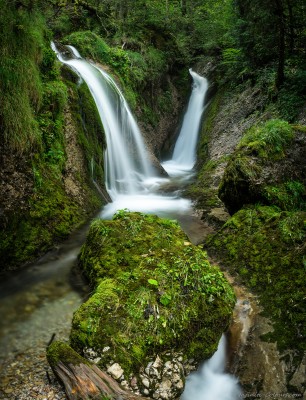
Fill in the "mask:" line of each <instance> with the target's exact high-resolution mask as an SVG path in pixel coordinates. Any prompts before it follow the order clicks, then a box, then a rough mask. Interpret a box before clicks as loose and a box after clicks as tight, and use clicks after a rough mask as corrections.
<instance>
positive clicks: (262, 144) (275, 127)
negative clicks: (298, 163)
mask: <svg viewBox="0 0 306 400" xmlns="http://www.w3.org/2000/svg"><path fill="white" fill-rule="evenodd" d="M293 137H294V133H293V129H292V127H291V126H290V125H289V124H288V122H286V121H284V120H279V119H272V120H269V121H267V122H266V123H264V124H261V125H258V126H253V127H252V128H251V129H250V130H249V131H248V132H247V133H246V134H245V135H244V136H243V138H242V139H241V141H240V143H239V146H238V149H241V148H246V149H247V151H248V152H250V153H251V154H255V155H259V156H260V157H262V158H267V157H273V156H274V157H277V156H281V155H282V154H283V150H284V148H285V146H287V145H288V144H289V143H290V142H291V141H292V139H293Z"/></svg>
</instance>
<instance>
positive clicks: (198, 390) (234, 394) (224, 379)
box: [181, 335, 242, 400]
mask: <svg viewBox="0 0 306 400" xmlns="http://www.w3.org/2000/svg"><path fill="white" fill-rule="evenodd" d="M225 365H226V339H225V336H224V335H222V337H221V340H220V342H219V346H218V350H217V351H216V353H215V354H214V355H213V356H212V357H211V358H210V359H209V360H208V361H206V362H205V363H204V364H203V366H202V367H201V368H200V369H199V370H198V371H197V372H193V373H191V374H190V375H189V376H188V378H187V380H186V384H185V389H184V392H183V394H182V396H181V400H238V399H241V397H242V392H241V389H240V387H239V383H238V379H237V378H235V377H234V376H233V375H230V374H227V373H225Z"/></svg>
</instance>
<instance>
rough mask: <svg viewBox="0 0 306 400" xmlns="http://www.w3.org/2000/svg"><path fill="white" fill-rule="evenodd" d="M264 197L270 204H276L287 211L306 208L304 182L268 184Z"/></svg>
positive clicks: (264, 190)
mask: <svg viewBox="0 0 306 400" xmlns="http://www.w3.org/2000/svg"><path fill="white" fill-rule="evenodd" d="M263 192H264V197H265V198H266V199H267V200H268V201H269V203H270V204H275V205H276V206H278V207H280V208H281V209H282V210H285V211H290V210H292V211H294V210H303V209H305V208H306V188H305V186H304V184H303V183H302V182H299V181H288V182H284V183H280V184H278V185H274V186H272V185H267V186H266V187H265V188H264V189H263Z"/></svg>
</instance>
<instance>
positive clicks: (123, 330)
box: [71, 210, 235, 373]
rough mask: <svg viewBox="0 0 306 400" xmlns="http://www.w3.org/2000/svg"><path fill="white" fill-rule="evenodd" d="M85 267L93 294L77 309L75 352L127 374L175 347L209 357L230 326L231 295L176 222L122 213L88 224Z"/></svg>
mask: <svg viewBox="0 0 306 400" xmlns="http://www.w3.org/2000/svg"><path fill="white" fill-rule="evenodd" d="M79 259H80V263H81V266H82V269H83V270H84V272H85V274H86V276H87V277H88V278H89V279H90V281H91V283H92V285H93V286H94V288H95V290H94V293H93V295H92V297H91V298H90V299H89V300H88V301H87V302H86V303H84V304H83V305H82V306H81V308H80V309H79V310H78V311H77V313H76V314H75V316H74V320H73V329H72V333H71V342H72V345H73V347H74V348H75V349H77V350H81V349H82V348H83V347H87V346H90V347H93V348H95V349H96V350H97V351H99V352H100V351H101V350H102V349H103V348H104V347H105V346H110V347H111V350H110V352H109V354H104V355H103V356H102V358H103V360H102V364H103V365H104V364H105V363H107V361H109V357H111V358H112V360H116V361H118V362H119V363H120V365H122V366H124V369H125V373H129V372H130V371H131V370H133V371H136V370H137V368H138V367H139V365H141V364H143V363H144V362H145V359H146V358H147V357H149V356H153V355H154V354H156V353H157V352H161V351H167V350H168V351H169V350H171V348H172V347H175V349H176V351H178V350H180V349H181V350H182V351H183V352H184V354H186V357H189V356H190V357H196V358H197V359H202V358H203V357H208V356H209V355H210V354H211V352H212V351H213V350H215V348H216V347H215V346H216V344H217V342H218V339H219V337H220V334H221V332H222V330H224V328H225V326H226V325H227V324H228V322H229V318H230V315H231V310H232V307H233V305H234V303H235V299H234V293H233V291H232V289H231V288H230V286H229V284H228V283H227V281H226V279H225V278H224V276H223V274H222V273H221V272H220V270H219V269H218V268H216V267H213V266H211V265H210V264H209V262H208V260H207V257H206V254H205V253H204V252H203V251H202V250H201V249H200V248H197V247H195V246H192V245H191V244H190V243H189V242H188V241H187V238H186V236H185V234H184V233H183V232H182V231H181V229H180V228H179V226H178V224H177V223H176V222H175V221H171V220H164V219H160V218H158V217H156V216H154V215H144V214H141V213H130V212H127V211H125V210H120V211H119V212H118V213H117V214H116V215H115V217H114V219H113V220H112V221H101V220H96V221H94V222H93V224H92V225H91V228H90V231H89V234H88V237H87V240H86V243H85V245H84V246H83V247H82V250H81V254H80V257H79Z"/></svg>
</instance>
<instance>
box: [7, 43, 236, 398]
mask: <svg viewBox="0 0 306 400" xmlns="http://www.w3.org/2000/svg"><path fill="white" fill-rule="evenodd" d="M69 47H70V50H71V51H72V53H73V55H74V57H73V58H70V59H67V58H66V57H65V56H64V55H62V54H60V53H59V52H58V50H57V49H56V47H55V45H54V44H52V48H53V50H54V51H55V52H56V53H57V56H58V58H59V60H60V61H61V62H63V63H65V64H67V65H68V66H69V67H70V68H72V69H73V70H74V71H76V72H77V73H78V75H79V76H80V77H81V78H82V79H83V80H84V81H85V82H86V83H87V85H88V87H89V89H90V91H91V93H92V96H93V98H94V100H95V102H96V104H97V108H98V111H99V114H100V117H101V120H102V123H103V126H104V129H105V135H106V142H107V149H106V153H105V157H104V159H105V174H106V182H105V184H106V188H107V191H108V193H109V195H110V197H111V199H112V202H111V203H109V204H108V205H106V206H105V207H104V208H103V210H102V211H101V213H100V217H102V218H104V219H107V218H111V217H112V215H113V214H114V213H115V212H116V211H117V210H119V209H123V208H127V209H129V210H131V211H141V212H146V213H155V214H158V215H160V216H165V217H170V218H175V219H177V220H178V221H179V222H180V223H181V226H182V228H183V229H184V230H185V231H186V233H187V234H188V235H189V237H191V240H192V235H193V232H192V228H191V225H193V226H194V225H196V224H197V223H198V222H195V221H194V220H193V217H192V206H191V202H190V201H189V200H188V199H184V198H181V197H180V195H179V193H174V194H173V195H162V194H160V192H161V188H162V186H163V185H165V184H167V183H168V182H171V179H172V178H173V177H174V178H177V177H179V178H181V179H184V178H185V179H188V177H189V176H190V175H191V174H192V169H193V166H194V163H195V161H196V144H197V138H198V133H199V128H200V123H201V118H202V113H203V110H204V99H205V94H206V91H207V88H208V83H207V80H206V79H205V78H203V77H201V76H199V75H198V74H197V73H195V72H194V71H192V70H191V69H190V71H189V72H190V74H191V76H192V78H193V90H192V93H191V96H190V100H189V104H188V108H187V111H186V114H185V116H184V120H183V123H182V128H181V131H180V134H179V137H178V140H177V142H176V145H175V148H174V152H173V156H172V159H171V160H168V161H165V162H164V163H163V164H162V166H163V167H164V169H165V170H166V171H167V172H168V174H169V178H161V177H158V176H156V172H155V171H154V168H153V166H152V164H151V162H150V154H149V152H148V150H147V149H146V146H145V143H144V141H143V139H142V135H141V132H140V130H139V128H138V126H137V123H136V121H135V119H134V117H133V115H132V113H131V111H130V109H129V107H128V104H127V103H126V101H125V99H124V97H123V95H122V93H121V91H120V89H119V88H118V86H117V85H116V83H115V82H114V80H113V79H112V78H111V77H110V76H109V75H108V74H106V72H105V71H103V70H102V69H101V68H98V67H97V66H95V65H92V64H90V63H88V62H87V61H85V60H83V59H82V58H81V56H80V54H79V53H78V52H77V50H76V49H74V48H73V47H71V46H69ZM186 177H187V178H186ZM186 220H188V222H187V223H186ZM190 221H191V222H190ZM199 229H201V227H199ZM85 231H86V229H85ZM196 236H197V233H195V237H196ZM80 238H81V239H80ZM83 238H84V231H83V232H81V234H80V236H79V239H78V238H76V237H74V239H72V241H69V242H67V243H68V244H67V245H66V247H65V245H64V247H61V249H60V250H59V251H58V252H55V253H54V252H53V253H51V255H49V256H48V257H46V258H45V259H43V260H41V261H40V263H38V264H37V265H33V266H32V267H31V268H30V269H28V270H26V271H23V272H21V273H20V274H18V273H17V274H16V275H13V276H12V277H11V278H10V280H8V281H7V284H4V285H3V287H2V288H1V290H2V294H1V297H2V308H0V320H2V321H3V319H4V318H5V315H7V314H8V313H9V314H10V317H11V319H12V320H11V321H8V320H7V319H6V323H5V324H3V327H2V329H1V331H0V332H1V335H0V356H1V357H0V358H1V359H2V361H3V362H4V365H5V362H6V360H7V359H8V358H10V363H11V364H10V366H13V367H14V362H12V359H14V357H15V356H14V355H16V354H17V355H18V354H19V355H20V354H24V353H26V352H27V351H28V350H29V348H31V347H32V348H33V346H38V347H39V348H40V352H41V351H42V349H44V347H45V346H46V344H47V342H48V339H49V338H50V336H51V335H52V333H53V332H58V330H60V328H57V322H56V317H58V315H59V314H61V315H64V317H65V318H67V320H69V321H70V320H71V317H70V318H69V315H71V314H72V312H73V310H74V309H76V308H77V307H78V306H79V304H80V302H81V297H80V295H79V294H77V292H75V291H73V290H72V288H71V286H70V283H69V282H70V279H69V271H70V270H71V266H72V265H73V263H74V262H75V260H76V255H77V253H78V251H79V248H80V243H81V242H82V240H83ZM27 280H28V284H25V281H27ZM40 288H42V289H41V290H42V293H41V294H39V293H40V292H39V290H40ZM44 288H45V289H44ZM46 288H47V289H46ZM59 288H62V290H59ZM35 293H36V295H35ZM37 293H38V294H37ZM58 293H60V294H58ZM31 294H32V295H33V296H34V300H33V299H32V303H33V304H32V303H31V300H29V304H27V303H26V301H25V299H27V298H28V297H30V298H31ZM57 296H58V297H57ZM56 298H57V299H56ZM18 307H19V308H20V310H22V311H20V312H19V311H18V309H19V308H18ZM59 310H61V312H59ZM65 311H67V314H66V313H65ZM27 313H28V314H29V315H28V316H27V315H26V314H27ZM50 313H52V315H53V317H54V325H52V324H51V326H50V323H49V322H50V319H51V320H52V318H51V314H50ZM46 315H47V317H46ZM44 320H46V322H47V325H48V328H45V329H44V328H43V327H44ZM8 322H9V323H8ZM60 323H61V322H60ZM67 329H69V324H68V325H67V323H66V324H65V329H64V330H63V335H65V334H67ZM224 340H225V339H224V338H222V339H221V341H220V344H219V347H218V351H217V352H216V354H215V355H214V356H213V357H212V358H211V359H210V360H209V361H208V362H207V363H205V364H204V366H203V367H202V369H201V370H200V371H199V372H197V373H195V374H192V375H191V376H190V378H189V379H188V380H187V384H186V390H185V392H184V394H183V397H182V400H210V399H214V400H215V399H218V400H236V399H238V396H239V393H240V392H239V389H238V385H237V380H236V379H235V378H234V377H232V376H230V375H228V374H226V373H225V372H224V369H225V353H226V350H225V342H224ZM12 357H13V358H12ZM6 365H8V364H6ZM6 379H7V380H8V382H9V378H8V377H6ZM224 385H226V388H224ZM221 386H222V393H223V394H221V393H220V391H219V389H220V387H221ZM8 390H11V389H10V388H9V389H8ZM12 390H14V389H12ZM0 392H1V391H0ZM4 393H6V394H7V395H8V394H9V393H12V392H9V391H7V392H4ZM15 394H16V393H14V395H15ZM0 398H2V397H1V393H0ZM15 398H18V399H19V398H22V397H15ZM25 398H31V397H29V396H28V397H25Z"/></svg>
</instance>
